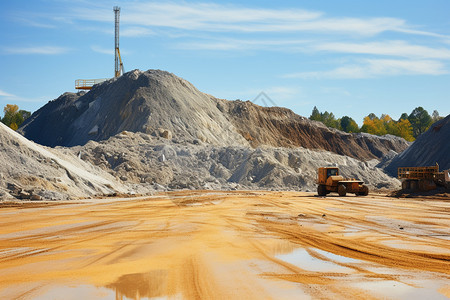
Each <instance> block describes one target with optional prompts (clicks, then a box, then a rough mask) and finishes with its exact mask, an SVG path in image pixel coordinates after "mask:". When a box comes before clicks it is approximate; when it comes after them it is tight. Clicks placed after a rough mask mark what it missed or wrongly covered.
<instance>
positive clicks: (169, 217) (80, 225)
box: [0, 191, 450, 299]
mask: <svg viewBox="0 0 450 300" xmlns="http://www.w3.org/2000/svg"><path fill="white" fill-rule="evenodd" d="M449 228H450V201H449V200H445V199H396V198H388V197H384V196H382V195H369V196H368V197H354V196H349V197H338V196H336V197H327V198H319V197H315V196H314V194H312V193H299V192H253V191H252V192H211V191H195V192H193V191H183V192H172V193H164V194H159V195H155V196H152V197H145V198H144V197H141V198H129V199H117V198H116V199H114V198H108V199H91V200H83V201H76V202H59V203H50V204H43V203H28V204H20V205H19V204H18V205H7V204H3V207H1V208H0V299H151V298H157V299H310V298H312V299H343V298H346V299H380V298H381V299H390V298H392V299H447V298H448V297H450V231H449Z"/></svg>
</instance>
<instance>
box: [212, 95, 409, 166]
mask: <svg viewBox="0 0 450 300" xmlns="http://www.w3.org/2000/svg"><path fill="white" fill-rule="evenodd" d="M218 107H219V108H220V110H221V111H223V112H225V113H226V114H228V115H229V117H230V119H231V120H232V123H233V124H234V126H235V127H236V128H237V129H238V132H239V133H240V134H241V135H242V136H243V137H244V138H245V139H246V140H247V141H248V142H249V143H250V144H251V145H252V146H253V147H258V146H262V145H270V146H274V147H289V148H295V147H304V148H308V149H323V150H326V151H330V152H334V153H337V154H341V155H347V156H350V157H354V158H358V159H360V160H364V161H366V160H371V159H380V158H382V157H383V156H384V155H385V154H387V153H388V152H389V151H390V150H393V151H395V152H397V153H399V152H402V151H403V150H405V149H406V148H407V147H408V146H409V143H408V142H407V141H405V140H404V139H402V138H399V137H395V136H392V135H387V136H382V137H379V136H374V135H371V134H365V133H358V134H351V133H345V132H342V131H339V130H336V129H332V128H328V127H326V126H325V125H323V124H322V123H320V122H316V121H311V120H309V119H307V118H304V117H301V116H299V115H296V114H295V113H294V112H292V111H291V110H289V109H286V108H282V107H261V106H258V105H256V104H253V103H252V102H250V101H246V102H243V101H226V100H218Z"/></svg>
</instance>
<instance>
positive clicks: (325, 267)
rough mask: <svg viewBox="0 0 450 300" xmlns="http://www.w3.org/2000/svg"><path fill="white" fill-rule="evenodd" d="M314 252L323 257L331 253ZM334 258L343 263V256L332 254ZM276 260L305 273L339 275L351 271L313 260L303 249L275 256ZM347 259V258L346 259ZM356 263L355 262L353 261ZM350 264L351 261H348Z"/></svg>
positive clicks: (327, 262)
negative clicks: (335, 273) (305, 271)
mask: <svg viewBox="0 0 450 300" xmlns="http://www.w3.org/2000/svg"><path fill="white" fill-rule="evenodd" d="M314 251H316V252H319V251H320V254H322V255H324V256H327V257H328V256H329V255H331V254H332V253H329V252H326V251H321V250H317V249H315V250H314ZM332 255H334V256H336V257H338V258H339V259H336V260H337V261H340V262H344V261H343V258H344V257H343V256H340V255H335V254H332ZM276 258H278V259H281V260H283V261H285V262H288V263H290V264H293V265H296V266H298V267H299V268H302V269H304V270H307V271H313V272H340V273H351V272H352V269H350V268H346V267H342V266H340V265H337V264H335V263H333V262H330V261H325V260H321V259H318V258H315V257H313V256H311V255H310V254H309V253H308V251H306V250H305V249H303V248H300V249H296V250H294V251H292V252H291V253H288V254H279V255H276ZM346 258H348V257H346ZM348 259H349V260H353V259H351V258H348ZM355 261H356V260H355ZM348 262H351V261H348Z"/></svg>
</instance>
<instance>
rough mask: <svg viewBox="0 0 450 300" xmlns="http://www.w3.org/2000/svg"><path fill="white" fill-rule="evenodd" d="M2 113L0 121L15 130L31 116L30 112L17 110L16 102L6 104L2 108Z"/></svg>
mask: <svg viewBox="0 0 450 300" xmlns="http://www.w3.org/2000/svg"><path fill="white" fill-rule="evenodd" d="M3 113H4V116H3V118H2V119H1V120H0V121H1V122H2V123H3V124H5V125H6V126H9V127H11V128H12V129H13V130H17V128H19V126H20V125H21V124H22V123H23V122H24V121H25V120H26V119H27V118H29V117H30V116H31V112H29V111H26V110H19V106H17V105H16V104H6V106H5V107H4V108H3Z"/></svg>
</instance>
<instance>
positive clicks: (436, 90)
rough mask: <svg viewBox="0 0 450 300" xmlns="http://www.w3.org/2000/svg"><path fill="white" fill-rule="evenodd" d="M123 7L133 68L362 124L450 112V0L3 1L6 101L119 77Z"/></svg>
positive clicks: (46, 97) (42, 98)
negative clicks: (419, 110) (367, 119)
mask: <svg viewBox="0 0 450 300" xmlns="http://www.w3.org/2000/svg"><path fill="white" fill-rule="evenodd" d="M114 5H118V6H120V7H121V15H120V19H121V20H120V50H121V53H122V59H123V63H124V67H125V71H130V70H133V69H140V70H147V69H162V70H166V71H169V72H172V73H174V74H175V75H178V76H180V77H183V78H185V79H186V80H188V81H190V82H192V83H193V84H194V85H195V86H196V87H197V88H198V89H199V90H201V91H203V92H206V93H209V94H211V95H214V96H216V97H218V98H225V99H229V100H234V99H241V100H254V99H255V97H256V96H257V95H258V94H259V93H260V92H265V93H266V94H267V95H268V96H269V97H270V98H271V99H272V100H273V102H274V103H275V104H276V105H277V106H283V107H288V108H290V109H292V110H293V111H295V112H296V113H298V114H300V115H303V116H309V115H310V114H311V111H312V108H313V107H314V106H317V107H318V108H319V110H320V111H325V110H327V111H331V112H333V113H334V114H335V115H336V116H337V117H342V116H344V115H348V116H350V117H352V118H354V119H355V120H356V122H357V123H358V124H359V125H361V124H362V120H363V117H364V116H366V115H368V114H369V113H372V112H373V113H375V114H376V115H381V114H382V113H387V114H389V115H390V116H391V117H393V118H394V119H397V118H399V116H400V115H401V113H403V112H406V113H408V114H409V113H410V112H411V111H412V110H413V109H414V108H415V107H417V106H423V107H424V108H425V109H426V110H428V112H429V113H430V114H431V113H432V112H433V110H435V109H436V110H438V111H439V113H440V115H441V116H445V115H448V114H449V113H450V101H449V100H450V99H449V98H450V96H449V95H450V75H449V74H450V1H447V0H428V1H425V0H424V1H414V0H410V1H403V0H400V1H398V0H396V1H392V0H390V1H384V0H382V1H380V0H378V1H360V0H352V1H350V0H340V1H337V0H315V1H306V0H304V1H278V2H277V1H227V2H219V1H215V2H213V1H195V2H193V1H101V0H100V1H84V0H70V1H69V0H36V1H24V0H16V1H1V3H0V28H1V30H0V38H1V41H2V42H1V43H0V65H1V67H2V72H1V73H0V105H1V107H4V105H5V104H7V103H15V104H18V105H19V107H20V108H21V109H26V110H30V111H35V110H37V109H38V108H39V107H41V106H43V105H44V104H45V103H47V102H48V101H50V100H53V99H55V98H57V97H58V96H59V95H61V94H62V93H64V92H74V91H75V89H74V81H75V79H79V78H83V79H94V78H108V77H112V76H113V74H114V13H113V11H112V7H113V6H114ZM258 101H259V100H256V102H257V103H258ZM259 102H261V101H259ZM258 104H262V103H258Z"/></svg>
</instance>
